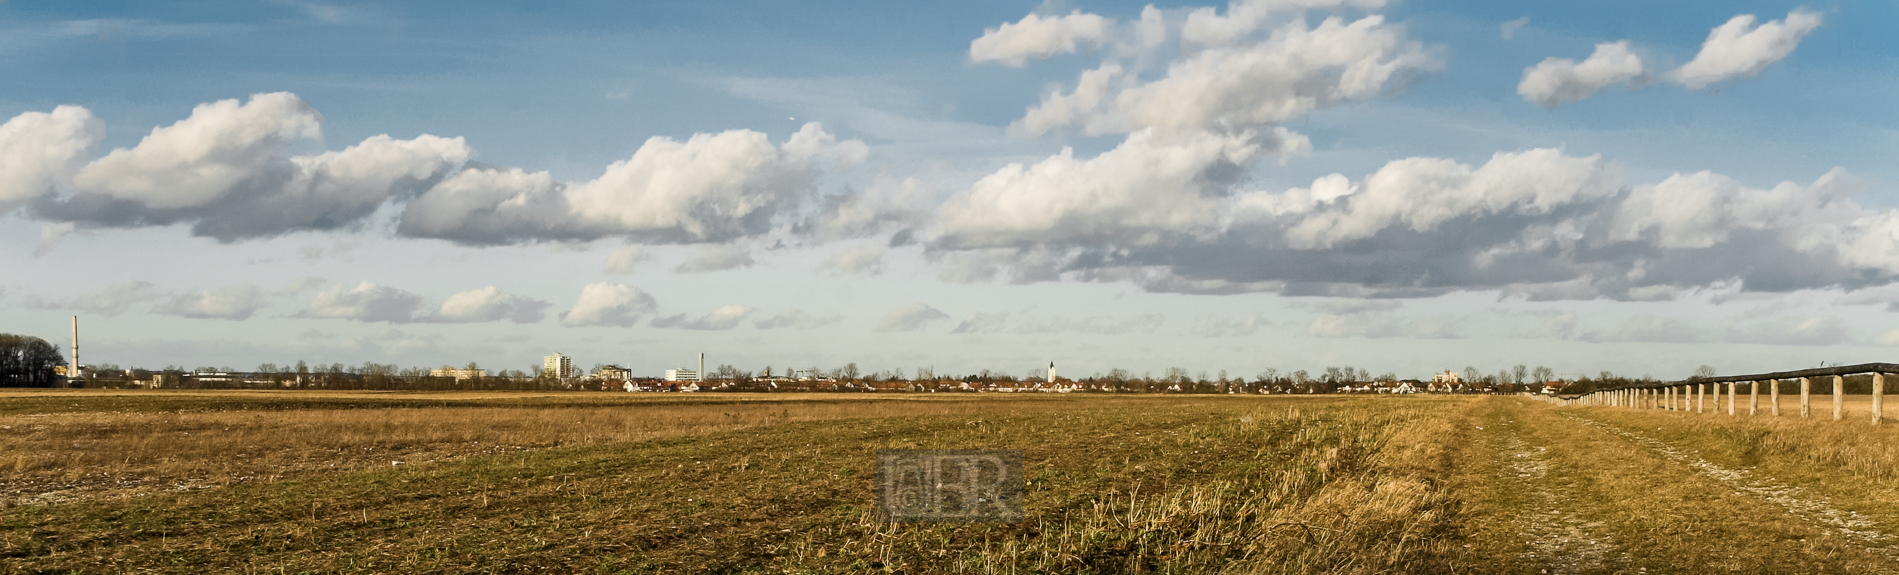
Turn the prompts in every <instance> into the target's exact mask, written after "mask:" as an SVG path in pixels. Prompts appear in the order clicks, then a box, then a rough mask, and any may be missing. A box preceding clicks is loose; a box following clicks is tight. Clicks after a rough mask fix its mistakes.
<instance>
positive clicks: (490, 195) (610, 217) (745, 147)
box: [398, 123, 869, 244]
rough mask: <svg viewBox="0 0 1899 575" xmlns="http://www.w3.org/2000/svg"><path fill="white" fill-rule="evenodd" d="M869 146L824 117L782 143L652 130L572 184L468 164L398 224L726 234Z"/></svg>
mask: <svg viewBox="0 0 1899 575" xmlns="http://www.w3.org/2000/svg"><path fill="white" fill-rule="evenodd" d="M868 153H869V148H868V147H866V146H865V145H864V144H863V143H862V142H859V141H856V140H850V141H844V142H839V141H837V139H836V138H835V137H834V136H832V135H831V134H829V133H827V132H825V131H824V129H823V127H822V126H820V125H818V124H817V123H809V124H805V126H804V128H803V129H801V130H799V131H798V132H797V133H795V134H792V136H791V138H790V139H789V140H787V141H786V142H785V144H784V145H783V146H773V145H772V144H771V142H770V141H768V140H767V139H766V136H765V134H762V133H759V132H754V131H751V130H731V131H726V132H721V133H718V134H695V135H694V136H693V137H692V138H690V139H688V140H686V141H685V142H680V141H677V140H673V139H671V138H664V137H654V138H651V139H648V140H647V141H646V143H645V144H643V145H641V146H640V149H639V150H637V151H635V152H634V153H633V156H632V157H631V158H628V159H626V160H622V161H619V162H615V163H614V164H613V165H611V166H608V167H607V169H606V171H605V173H603V174H601V176H600V177H599V178H598V179H595V180H593V181H589V182H584V183H578V184H565V183H562V182H558V181H556V180H554V178H553V177H552V176H551V175H549V174H548V173H547V172H533V173H530V172H525V171H523V170H519V169H505V170H504V169H499V168H485V169H475V170H464V171H462V172H461V173H459V174H456V175H454V176H452V177H450V178H448V179H447V180H446V181H443V182H442V183H441V184H439V185H436V186H435V187H433V188H431V189H429V190H428V191H427V192H425V193H423V194H422V196H421V197H419V198H416V199H415V200H414V201H412V202H410V203H409V205H408V207H407V209H405V210H404V212H403V215H402V221H401V224H400V226H399V227H398V231H399V232H400V233H401V234H403V235H407V236H411V237H426V238H441V239H448V240H453V241H457V242H461V243H469V244H500V243H511V242H519V241H531V240H547V239H597V238H601V237H607V236H615V235H618V236H626V237H636V238H642V239H645V240H649V241H657V242H719V241H726V240H730V239H734V238H738V237H743V236H748V235H755V234H760V233H763V232H765V231H766V230H768V229H769V228H770V227H771V226H772V225H773V218H774V217H776V216H778V215H780V214H781V213H782V212H787V211H789V210H791V209H792V208H795V207H796V206H798V205H800V204H801V203H803V202H804V201H806V200H807V199H809V196H810V191H811V187H812V182H813V180H814V178H816V176H817V173H818V170H819V169H820V168H821V167H823V166H832V165H835V166H845V165H850V164H855V163H857V162H861V161H863V159H864V158H865V157H866V155H867V154H868Z"/></svg>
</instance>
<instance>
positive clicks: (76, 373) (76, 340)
mask: <svg viewBox="0 0 1899 575" xmlns="http://www.w3.org/2000/svg"><path fill="white" fill-rule="evenodd" d="M66 373H67V374H70V375H69V377H68V379H71V378H76V377H79V316H73V366H72V368H71V369H68V370H66Z"/></svg>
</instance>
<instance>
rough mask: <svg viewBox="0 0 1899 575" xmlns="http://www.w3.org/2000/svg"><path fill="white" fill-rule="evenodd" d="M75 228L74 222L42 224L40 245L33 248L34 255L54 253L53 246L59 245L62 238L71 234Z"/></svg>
mask: <svg viewBox="0 0 1899 575" xmlns="http://www.w3.org/2000/svg"><path fill="white" fill-rule="evenodd" d="M73 229H74V226H73V223H72V222H66V223H61V224H44V225H41V226H40V245H39V247H37V248H34V249H33V257H36V258H37V257H40V256H43V255H46V254H49V253H52V251H53V246H56V245H59V241H60V240H63V239H66V236H68V235H71V234H72V233H73Z"/></svg>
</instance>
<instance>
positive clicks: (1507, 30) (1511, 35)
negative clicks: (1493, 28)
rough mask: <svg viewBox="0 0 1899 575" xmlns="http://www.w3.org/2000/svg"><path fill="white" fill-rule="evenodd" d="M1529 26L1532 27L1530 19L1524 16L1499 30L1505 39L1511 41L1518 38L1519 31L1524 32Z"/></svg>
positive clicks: (1505, 23)
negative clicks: (1524, 28)
mask: <svg viewBox="0 0 1899 575" xmlns="http://www.w3.org/2000/svg"><path fill="white" fill-rule="evenodd" d="M1529 25H1530V17H1529V16H1524V17H1522V18H1518V19H1515V20H1511V21H1509V22H1504V23H1503V25H1502V26H1500V27H1499V30H1500V31H1501V32H1502V34H1503V39H1505V40H1511V39H1515V38H1516V36H1517V30H1522V29H1523V27H1524V26H1529Z"/></svg>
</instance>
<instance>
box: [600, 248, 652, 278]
mask: <svg viewBox="0 0 1899 575" xmlns="http://www.w3.org/2000/svg"><path fill="white" fill-rule="evenodd" d="M645 260H646V249H645V248H642V247H640V246H620V247H619V248H616V249H614V250H613V253H611V254H607V263H606V264H605V265H603V266H601V270H600V271H601V272H603V273H609V274H630V273H633V264H636V263H639V262H641V261H645Z"/></svg>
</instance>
